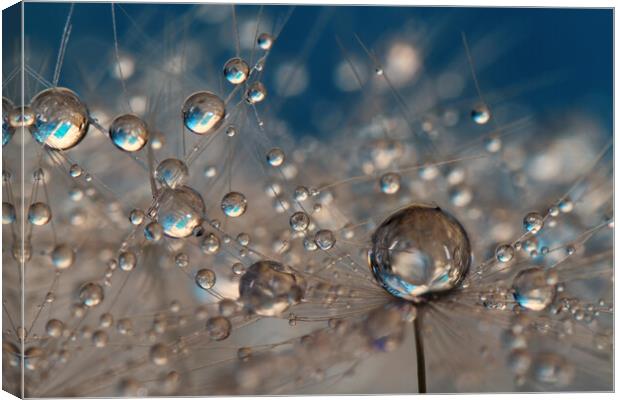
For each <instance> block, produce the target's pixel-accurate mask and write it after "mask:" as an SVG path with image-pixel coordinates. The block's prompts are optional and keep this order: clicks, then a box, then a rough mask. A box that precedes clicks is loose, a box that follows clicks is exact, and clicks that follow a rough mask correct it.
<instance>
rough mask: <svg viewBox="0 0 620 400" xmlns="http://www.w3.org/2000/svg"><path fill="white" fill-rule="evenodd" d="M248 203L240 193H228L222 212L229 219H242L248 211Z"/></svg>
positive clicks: (224, 199)
mask: <svg viewBox="0 0 620 400" xmlns="http://www.w3.org/2000/svg"><path fill="white" fill-rule="evenodd" d="M247 206H248V201H247V200H246V198H245V196H244V195H243V194H242V193H239V192H230V193H227V194H226V195H225V196H224V198H223V199H222V203H221V207H222V211H223V212H224V214H226V216H228V217H233V218H235V217H240V216H242V215H243V214H244V213H245V210H246V209H247Z"/></svg>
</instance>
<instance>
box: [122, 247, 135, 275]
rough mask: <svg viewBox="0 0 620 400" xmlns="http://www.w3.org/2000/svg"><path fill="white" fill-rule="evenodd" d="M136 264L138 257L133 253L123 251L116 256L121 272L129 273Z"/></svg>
mask: <svg viewBox="0 0 620 400" xmlns="http://www.w3.org/2000/svg"><path fill="white" fill-rule="evenodd" d="M137 263H138V257H137V256H136V253H134V252H133V251H124V252H122V253H121V254H119V256H118V266H119V268H120V269H122V270H123V271H131V270H132V269H134V268H135V267H136V264H137Z"/></svg>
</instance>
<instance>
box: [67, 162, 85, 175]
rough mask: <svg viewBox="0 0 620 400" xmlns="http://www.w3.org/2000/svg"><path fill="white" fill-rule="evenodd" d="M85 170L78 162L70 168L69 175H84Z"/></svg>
mask: <svg viewBox="0 0 620 400" xmlns="http://www.w3.org/2000/svg"><path fill="white" fill-rule="evenodd" d="M83 172H84V170H83V169H82V167H80V166H79V165H78V164H72V165H71V167H70V168H69V175H70V176H71V177H72V178H79V177H80V176H82V173H83Z"/></svg>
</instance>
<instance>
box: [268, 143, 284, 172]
mask: <svg viewBox="0 0 620 400" xmlns="http://www.w3.org/2000/svg"><path fill="white" fill-rule="evenodd" d="M267 162H268V163H269V165H271V166H272V167H279V166H280V165H282V163H283V162H284V151H282V149H280V148H277V147H276V148H273V149H271V150H269V152H268V153H267Z"/></svg>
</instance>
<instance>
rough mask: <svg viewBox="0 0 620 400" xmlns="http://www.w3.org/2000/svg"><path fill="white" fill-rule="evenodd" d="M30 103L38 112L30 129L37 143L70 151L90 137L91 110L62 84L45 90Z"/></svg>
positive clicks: (35, 111)
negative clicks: (88, 135) (88, 134)
mask: <svg viewBox="0 0 620 400" xmlns="http://www.w3.org/2000/svg"><path fill="white" fill-rule="evenodd" d="M30 106H31V107H32V110H33V111H34V113H35V122H34V124H33V126H32V127H31V129H30V132H31V133H32V136H33V137H34V138H35V140H36V141H37V142H39V143H42V144H45V145H46V146H49V147H51V148H54V149H58V150H67V149H70V148H72V147H74V146H75V145H77V144H78V143H79V142H80V141H81V140H82V139H84V136H86V132H87V131H88V110H87V109H86V106H84V104H82V102H81V101H80V99H79V98H78V96H77V95H76V94H75V93H73V92H72V91H71V90H69V89H66V88H62V87H54V88H50V89H46V90H43V91H42V92H40V93H39V94H37V95H36V96H35V98H34V99H33V100H32V102H31V104H30Z"/></svg>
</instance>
